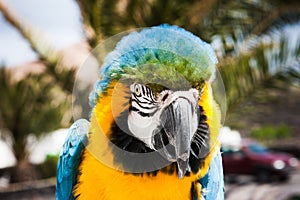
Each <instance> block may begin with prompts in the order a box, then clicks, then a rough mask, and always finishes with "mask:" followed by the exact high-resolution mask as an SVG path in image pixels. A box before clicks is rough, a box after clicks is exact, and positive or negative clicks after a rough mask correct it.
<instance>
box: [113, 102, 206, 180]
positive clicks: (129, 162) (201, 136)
mask: <svg viewBox="0 0 300 200" xmlns="http://www.w3.org/2000/svg"><path fill="white" fill-rule="evenodd" d="M199 112H200V113H199V116H200V119H199V124H198V129H197V131H196V133H195V134H194V137H193V139H192V142H191V153H190V156H189V165H190V167H191V172H193V173H197V172H198V171H199V169H200V168H201V167H202V166H203V164H204V160H205V158H206V156H207V155H208V153H209V149H210V147H209V141H210V138H209V126H208V124H207V123H206V120H207V117H206V116H205V114H204V111H203V108H202V107H201V106H200V109H199ZM127 120H128V111H124V112H123V113H121V115H120V116H119V117H118V124H117V123H115V122H114V123H113V124H112V126H111V134H110V140H111V142H112V143H113V144H115V145H116V146H118V147H119V148H120V149H123V150H124V152H133V153H149V152H153V151H154V150H153V149H150V148H149V147H147V145H146V144H145V143H144V142H143V141H141V140H139V139H138V138H136V137H134V135H133V134H132V133H131V132H130V130H129V128H128V124H127ZM119 126H121V127H122V128H120V127H119ZM157 130H159V131H158V132H157V133H156V134H155V135H154V136H153V137H154V138H153V141H155V143H156V148H161V147H162V146H163V145H167V144H168V140H167V136H166V133H165V132H164V129H163V128H161V129H157ZM113 153H114V152H113ZM157 156H158V157H159V159H160V160H165V162H166V163H168V161H167V160H166V158H164V157H162V156H160V154H159V153H158V154H157ZM153 159H155V158H153ZM114 162H115V164H116V165H123V167H124V168H126V169H130V168H132V167H133V166H137V167H138V166H143V165H145V160H143V159H135V158H133V157H130V156H128V155H127V154H126V153H124V155H118V156H116V157H114ZM151 162H155V160H152V161H151ZM151 162H149V164H151ZM158 171H161V172H163V173H167V174H177V172H178V169H177V165H176V163H172V164H171V165H169V166H167V167H165V168H163V169H160V170H156V171H152V172H147V173H145V174H147V175H150V176H156V174H157V172H158ZM143 174H144V173H136V174H135V175H141V176H143ZM189 175H190V173H188V172H187V173H186V176H189Z"/></svg>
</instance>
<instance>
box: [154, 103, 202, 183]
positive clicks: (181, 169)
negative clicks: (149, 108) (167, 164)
mask: <svg viewBox="0 0 300 200" xmlns="http://www.w3.org/2000/svg"><path fill="white" fill-rule="evenodd" d="M193 105H195V104H194V103H192V102H191V101H190V100H188V99H186V98H178V99H176V100H175V101H174V102H172V103H171V104H170V105H169V106H168V107H166V108H165V110H164V111H163V113H162V115H161V120H162V130H163V131H164V132H165V134H166V135H167V138H168V144H167V145H166V146H162V148H161V149H160V152H161V153H162V155H163V156H164V157H165V158H166V159H168V160H169V161H171V162H176V163H177V167H178V177H179V178H183V177H184V175H185V174H186V172H187V171H190V166H189V156H190V150H191V147H190V146H191V139H192V136H193V135H194V132H195V131H196V130H195V128H194V127H195V124H193V123H195V122H198V121H197V114H196V113H197V112H196V111H195V107H194V106H193ZM196 127H197V126H196Z"/></svg>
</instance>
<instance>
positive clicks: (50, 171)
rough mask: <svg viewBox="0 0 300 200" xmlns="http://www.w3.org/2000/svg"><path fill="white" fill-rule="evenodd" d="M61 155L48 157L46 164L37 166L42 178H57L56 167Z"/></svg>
mask: <svg viewBox="0 0 300 200" xmlns="http://www.w3.org/2000/svg"><path fill="white" fill-rule="evenodd" d="M58 158H59V155H47V157H46V160H45V162H43V163H42V164H40V165H38V166H37V170H38V172H39V174H40V176H41V178H50V177H55V176H56V166H57V162H58Z"/></svg>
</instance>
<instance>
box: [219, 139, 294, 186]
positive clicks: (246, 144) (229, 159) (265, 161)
mask: <svg viewBox="0 0 300 200" xmlns="http://www.w3.org/2000/svg"><path fill="white" fill-rule="evenodd" d="M222 151H223V154H222V157H223V167H224V174H225V177H227V178H229V179H230V180H233V178H235V176H236V175H253V176H255V177H256V178H257V180H258V181H259V182H268V181H271V180H281V181H285V180H288V179H289V175H290V172H291V171H293V170H294V169H295V167H296V166H297V164H298V161H297V159H296V158H294V157H292V156H291V155H289V154H286V153H277V152H276V153H275V152H272V151H270V150H268V149H267V148H265V147H263V146H261V145H260V144H258V143H256V142H253V141H251V140H242V143H241V147H240V148H238V149H237V148H232V147H222ZM275 178H276V179H275Z"/></svg>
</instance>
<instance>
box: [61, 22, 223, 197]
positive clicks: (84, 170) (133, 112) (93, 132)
mask: <svg viewBox="0 0 300 200" xmlns="http://www.w3.org/2000/svg"><path fill="white" fill-rule="evenodd" d="M216 63H217V59H216V57H215V54H214V52H213V50H212V48H211V47H210V46H209V45H208V44H207V43H205V42H203V41H202V40H201V39H199V38H198V37H196V36H195V35H193V34H191V33H190V32H187V31H185V30H184V29H182V28H179V27H176V26H169V25H161V26H157V27H152V28H145V29H142V30H140V31H135V32H132V33H130V34H129V35H127V36H125V37H123V38H122V39H121V40H120V41H119V42H118V44H117V45H116V47H115V49H114V50H113V51H112V52H110V53H109V54H108V55H107V56H106V58H105V60H104V64H103V65H102V67H101V79H100V80H99V81H98V82H97V83H96V84H95V86H94V90H93V92H92V93H91V94H90V104H91V107H92V111H91V116H90V120H89V121H87V120H84V119H80V120H78V121H76V122H75V123H74V124H73V125H72V126H71V128H70V130H69V134H68V136H67V139H66V141H65V143H64V146H63V149H62V152H61V155H60V158H59V161H58V166H57V185H56V199H59V200H61V199H79V200H80V199H105V200H119V199H132V200H135V199H144V200H147V199H149V200H150V199H154V200H160V199H161V200H163V199H164V200H167V199H172V200H176V199H180V200H183V199H192V200H196V199H206V200H216V199H218V200H219V199H224V185H223V170H222V165H221V156H220V145H219V142H218V140H217V136H218V130H219V128H220V126H221V124H220V117H221V116H220V115H221V114H220V110H219V106H218V104H217V103H216V102H215V100H214V97H213V93H212V88H211V82H212V80H213V78H214V73H215V68H216V66H215V65H216Z"/></svg>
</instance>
